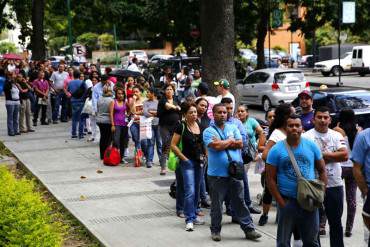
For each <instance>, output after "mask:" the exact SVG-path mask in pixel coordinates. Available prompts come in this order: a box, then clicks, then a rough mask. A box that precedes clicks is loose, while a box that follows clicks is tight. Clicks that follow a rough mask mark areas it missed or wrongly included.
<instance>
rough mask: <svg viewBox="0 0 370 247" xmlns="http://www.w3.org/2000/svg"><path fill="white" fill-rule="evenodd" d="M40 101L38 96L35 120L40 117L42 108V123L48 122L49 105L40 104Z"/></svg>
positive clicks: (35, 121)
mask: <svg viewBox="0 0 370 247" xmlns="http://www.w3.org/2000/svg"><path fill="white" fill-rule="evenodd" d="M38 102H39V97H37V98H36V109H35V112H34V114H33V122H34V123H37V119H38V118H39V112H40V109H41V123H46V110H47V105H40V104H38Z"/></svg>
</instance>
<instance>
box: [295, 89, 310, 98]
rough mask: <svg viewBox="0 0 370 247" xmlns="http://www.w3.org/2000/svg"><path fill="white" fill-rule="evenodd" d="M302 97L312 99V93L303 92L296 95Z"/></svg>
mask: <svg viewBox="0 0 370 247" xmlns="http://www.w3.org/2000/svg"><path fill="white" fill-rule="evenodd" d="M302 95H307V96H308V97H310V98H311V99H312V92H311V91H308V90H303V91H302V92H300V93H299V94H298V97H301V96H302Z"/></svg>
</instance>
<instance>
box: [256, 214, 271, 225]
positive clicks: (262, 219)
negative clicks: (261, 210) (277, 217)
mask: <svg viewBox="0 0 370 247" xmlns="http://www.w3.org/2000/svg"><path fill="white" fill-rule="evenodd" d="M268 218H269V217H268V216H267V215H266V214H262V215H261V217H260V220H259V221H258V225H259V226H264V225H266V223H267V220H268Z"/></svg>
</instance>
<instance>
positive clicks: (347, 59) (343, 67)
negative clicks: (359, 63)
mask: <svg viewBox="0 0 370 247" xmlns="http://www.w3.org/2000/svg"><path fill="white" fill-rule="evenodd" d="M351 70H352V52H346V53H345V54H344V55H343V56H342V57H341V59H340V65H339V59H338V58H337V59H331V60H325V61H321V62H317V63H315V67H314V68H313V71H320V72H321V74H322V75H323V76H330V74H333V75H334V76H338V75H339V73H343V72H351Z"/></svg>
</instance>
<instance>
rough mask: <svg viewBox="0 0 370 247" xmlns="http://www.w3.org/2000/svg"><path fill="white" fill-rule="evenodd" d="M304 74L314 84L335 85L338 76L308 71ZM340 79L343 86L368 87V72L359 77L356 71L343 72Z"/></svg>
mask: <svg viewBox="0 0 370 247" xmlns="http://www.w3.org/2000/svg"><path fill="white" fill-rule="evenodd" d="M305 75H306V79H307V80H308V81H309V82H311V83H313V84H314V85H316V84H326V85H328V86H336V84H337V82H338V81H339V78H338V76H329V77H324V76H322V75H321V74H320V73H310V72H305ZM341 81H342V82H343V86H348V87H360V88H367V89H370V74H368V75H366V76H364V77H361V76H359V75H358V74H356V73H349V74H344V75H342V77H341Z"/></svg>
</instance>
